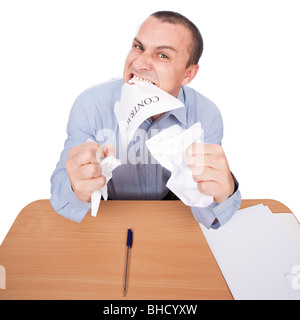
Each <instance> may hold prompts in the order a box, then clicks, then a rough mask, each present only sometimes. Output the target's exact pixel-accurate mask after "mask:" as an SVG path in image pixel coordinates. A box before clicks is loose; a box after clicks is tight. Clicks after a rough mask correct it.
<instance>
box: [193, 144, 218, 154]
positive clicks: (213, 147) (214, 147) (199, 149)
mask: <svg viewBox="0 0 300 320" xmlns="http://www.w3.org/2000/svg"><path fill="white" fill-rule="evenodd" d="M222 153H224V151H223V148H222V147H221V146H220V145H219V144H209V143H202V142H198V143H194V144H192V145H191V146H190V147H188V149H187V154H188V155H196V154H205V155H209V154H215V155H219V154H222Z"/></svg>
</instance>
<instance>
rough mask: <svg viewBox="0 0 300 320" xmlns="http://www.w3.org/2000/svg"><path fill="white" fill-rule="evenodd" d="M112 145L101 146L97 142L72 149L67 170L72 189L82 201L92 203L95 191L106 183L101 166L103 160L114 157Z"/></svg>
mask: <svg viewBox="0 0 300 320" xmlns="http://www.w3.org/2000/svg"><path fill="white" fill-rule="evenodd" d="M114 153H115V150H114V147H113V146H112V145H105V146H100V145H99V144H98V143H96V142H86V143H84V144H82V145H79V146H77V147H74V148H72V149H70V151H69V154H68V159H67V161H66V170H67V173H68V176H69V179H70V182H71V186H72V189H73V191H74V193H75V195H76V196H77V198H78V199H79V200H81V201H91V195H92V193H93V192H94V191H95V190H98V189H101V188H102V187H104V185H105V183H106V179H105V177H104V176H103V175H102V169H101V166H100V165H99V162H100V160H101V158H103V157H107V156H110V155H114Z"/></svg>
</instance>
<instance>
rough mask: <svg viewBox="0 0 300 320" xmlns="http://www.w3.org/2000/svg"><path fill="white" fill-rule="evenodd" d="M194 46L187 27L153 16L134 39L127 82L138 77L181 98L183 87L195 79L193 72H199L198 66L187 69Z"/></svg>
mask: <svg viewBox="0 0 300 320" xmlns="http://www.w3.org/2000/svg"><path fill="white" fill-rule="evenodd" d="M190 43H191V35H190V32H189V30H188V29H187V28H185V27H184V26H183V25H180V24H170V23H162V22H160V21H159V20H158V19H156V18H154V17H149V18H148V19H147V20H146V21H145V22H144V23H143V24H142V25H141V27H140V29H139V31H138V33H137V35H136V37H135V38H134V40H133V43H132V48H131V50H130V52H129V54H128V56H127V59H126V62H125V67H124V73H123V79H124V82H128V81H129V80H130V79H131V78H132V77H133V76H137V77H139V78H143V79H145V80H150V81H151V82H152V83H154V84H155V85H157V86H158V87H159V88H161V89H163V90H164V91H166V92H168V93H170V94H171V95H173V96H175V97H177V95H178V93H179V90H180V88H181V86H182V85H185V84H187V83H189V82H190V81H191V80H192V79H191V77H190V73H191V72H190V71H191V69H195V65H194V66H190V67H188V68H186V64H187V61H188V59H189V52H188V46H189V44H190ZM197 67H198V66H197ZM196 69H197V70H196V73H197V71H198V68H196ZM196 73H195V74H194V75H193V77H194V76H195V75H196ZM193 77H192V78H193Z"/></svg>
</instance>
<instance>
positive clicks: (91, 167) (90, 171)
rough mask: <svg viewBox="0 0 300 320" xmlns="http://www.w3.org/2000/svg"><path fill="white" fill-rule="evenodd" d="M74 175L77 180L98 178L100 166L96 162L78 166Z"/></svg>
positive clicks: (100, 173) (100, 172) (100, 171)
mask: <svg viewBox="0 0 300 320" xmlns="http://www.w3.org/2000/svg"><path fill="white" fill-rule="evenodd" d="M74 175H75V177H76V178H77V179H79V180H87V179H93V178H99V177H101V175H102V168H101V166H100V165H99V164H98V163H96V164H94V163H90V164H86V165H82V166H80V167H79V168H78V170H76V173H74Z"/></svg>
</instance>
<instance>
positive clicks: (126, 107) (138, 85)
mask: <svg viewBox="0 0 300 320" xmlns="http://www.w3.org/2000/svg"><path fill="white" fill-rule="evenodd" d="M129 82H130V83H127V82H126V83H124V84H123V88H122V95H121V100H120V101H117V102H116V103H115V106H114V112H115V115H116V118H117V120H118V124H119V130H120V137H121V140H122V146H123V150H126V148H127V146H128V144H129V142H130V141H131V139H132V137H133V136H134V133H135V131H136V130H137V128H138V127H139V126H140V125H141V124H142V123H143V121H145V120H146V119H148V118H150V117H152V116H154V115H156V114H160V113H164V112H167V111H169V110H174V109H177V108H181V107H184V105H183V103H182V102H181V101H180V100H179V99H177V98H175V97H173V96H172V95H170V94H169V93H167V92H165V91H163V90H162V89H160V88H159V87H157V86H155V85H153V84H151V83H144V82H141V81H139V80H136V79H134V78H133V79H131V80H130V81H129Z"/></svg>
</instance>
